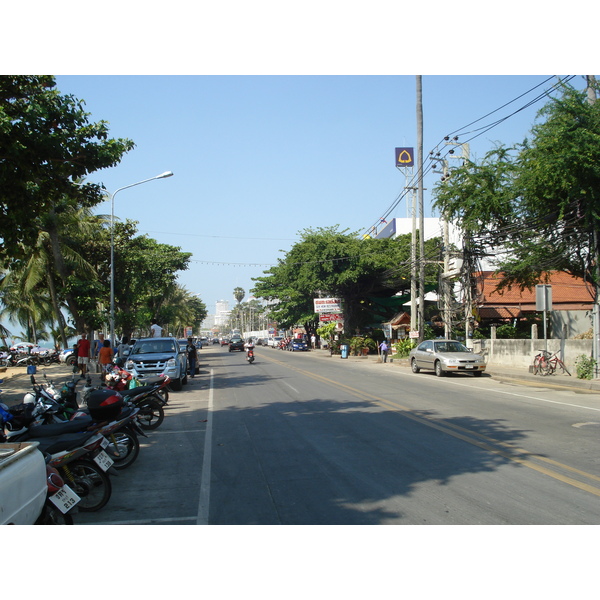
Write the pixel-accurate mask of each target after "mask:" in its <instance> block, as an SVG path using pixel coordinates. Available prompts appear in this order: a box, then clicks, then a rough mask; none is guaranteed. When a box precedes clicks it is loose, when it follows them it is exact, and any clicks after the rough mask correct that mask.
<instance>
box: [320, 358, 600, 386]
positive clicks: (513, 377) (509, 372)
mask: <svg viewBox="0 0 600 600" xmlns="http://www.w3.org/2000/svg"><path fill="white" fill-rule="evenodd" d="M311 354H313V355H316V356H317V355H318V356H323V357H324V358H329V359H331V360H343V361H344V362H348V363H352V362H365V361H369V362H378V361H380V360H381V359H380V358H379V356H377V355H376V354H369V355H367V356H349V357H348V358H346V359H343V358H341V356H340V355H339V354H334V355H333V356H330V354H329V350H312V351H311ZM381 366H382V367H383V368H395V367H401V368H405V369H410V364H409V362H408V359H407V358H401V359H391V358H389V357H388V361H387V363H385V364H383V363H382V365H381ZM486 374H487V375H488V376H491V377H492V378H493V379H496V380H497V381H513V382H520V383H523V384H525V385H532V386H537V387H545V388H547V387H553V388H556V387H560V388H567V389H575V390H581V391H588V392H600V379H594V380H587V379H577V377H576V375H575V374H572V375H571V376H569V375H547V376H542V375H534V374H533V373H530V372H529V371H528V369H525V368H522V369H520V368H515V367H506V366H504V365H495V364H488V365H487V368H486V370H485V374H484V377H485V375H486Z"/></svg>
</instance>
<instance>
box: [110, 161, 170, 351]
mask: <svg viewBox="0 0 600 600" xmlns="http://www.w3.org/2000/svg"><path fill="white" fill-rule="evenodd" d="M172 176H173V173H172V172H171V171H165V172H164V173H161V174H160V175H156V176H155V177H150V178H149V179H143V180H142V181H138V182H137V183H131V184H129V185H124V186H123V187H120V188H119V189H118V190H115V191H114V192H113V193H112V194H111V197H110V343H111V346H112V347H113V348H114V346H115V196H116V195H117V193H118V192H120V191H121V190H126V189H127V188H130V187H133V186H135V185H140V184H141V183H146V182H148V181H153V180H154V179H165V177H172Z"/></svg>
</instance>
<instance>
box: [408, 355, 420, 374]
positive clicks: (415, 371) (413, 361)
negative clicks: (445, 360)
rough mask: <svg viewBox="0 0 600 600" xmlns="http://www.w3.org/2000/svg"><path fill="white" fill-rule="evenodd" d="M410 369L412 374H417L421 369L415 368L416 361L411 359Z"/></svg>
mask: <svg viewBox="0 0 600 600" xmlns="http://www.w3.org/2000/svg"><path fill="white" fill-rule="evenodd" d="M410 368H411V369H412V372H413V373H418V372H419V371H420V370H421V369H419V367H418V366H417V359H416V358H413V359H412V360H411V361H410Z"/></svg>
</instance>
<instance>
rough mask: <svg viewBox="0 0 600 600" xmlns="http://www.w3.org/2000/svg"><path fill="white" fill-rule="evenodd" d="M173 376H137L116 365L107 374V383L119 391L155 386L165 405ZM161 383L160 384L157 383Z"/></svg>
mask: <svg viewBox="0 0 600 600" xmlns="http://www.w3.org/2000/svg"><path fill="white" fill-rule="evenodd" d="M170 382H171V378H170V377H169V376H168V375H154V376H150V377H135V376H134V375H133V373H131V372H130V371H127V370H126V369H123V368H122V367H119V366H118V365H116V364H115V365H114V366H113V367H112V368H111V369H110V370H109V371H108V372H107V374H106V378H105V384H106V386H107V387H109V388H111V389H113V390H117V391H119V392H121V391H123V390H126V389H133V388H136V387H139V386H147V385H152V386H155V387H156V389H155V393H156V395H157V396H158V397H159V399H160V400H161V403H162V405H163V406H166V404H167V403H168V401H169V383H170ZM157 384H160V385H157Z"/></svg>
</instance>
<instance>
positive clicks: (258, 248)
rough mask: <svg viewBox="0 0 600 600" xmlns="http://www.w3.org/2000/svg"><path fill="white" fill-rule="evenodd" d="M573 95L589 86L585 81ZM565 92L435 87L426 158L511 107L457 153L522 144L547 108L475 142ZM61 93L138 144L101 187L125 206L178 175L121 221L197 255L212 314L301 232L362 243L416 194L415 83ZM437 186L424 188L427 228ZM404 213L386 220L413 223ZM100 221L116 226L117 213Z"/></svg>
mask: <svg viewBox="0 0 600 600" xmlns="http://www.w3.org/2000/svg"><path fill="white" fill-rule="evenodd" d="M549 78H550V79H549ZM548 79H549V80H548ZM547 80H548V81H547ZM573 81H574V83H576V85H578V86H583V85H584V80H583V78H582V77H578V78H576V79H575V80H573ZM555 82H556V79H553V78H552V77H551V76H548V75H540V76H525V75H518V76H508V75H493V76H435V75H425V76H423V78H422V87H423V118H424V155H425V156H427V155H428V154H429V152H430V151H431V150H434V149H439V150H441V151H442V152H445V151H446V150H447V149H448V147H447V146H444V143H443V138H444V136H446V135H447V134H449V133H452V132H454V131H456V130H462V129H463V128H464V127H465V126H467V125H468V124H470V123H472V122H473V121H475V120H477V119H479V118H480V117H484V116H485V115H487V114H489V113H491V112H492V111H495V110H496V109H498V108H499V107H501V106H503V105H506V104H507V103H508V104H507V106H506V107H505V108H503V109H501V110H500V111H498V112H495V113H494V114H492V115H490V116H488V117H487V118H485V119H483V120H482V121H480V122H478V123H476V124H474V125H472V126H471V127H468V128H467V129H466V130H464V135H461V136H459V141H467V140H469V139H471V138H473V137H474V136H476V137H474V139H471V141H470V142H469V143H470V151H471V157H472V158H475V159H480V158H482V157H483V156H484V154H485V153H486V152H488V151H489V150H490V149H492V148H493V147H494V146H495V145H496V144H497V143H503V144H508V145H510V144H513V143H517V142H520V141H522V140H523V139H524V137H526V136H527V135H528V132H529V130H530V128H531V126H532V124H533V123H534V120H535V118H536V113H537V111H538V110H539V109H540V108H541V106H542V105H543V101H540V102H537V103H536V104H534V105H533V106H531V107H529V108H527V109H525V110H522V111H520V112H518V113H517V114H515V115H513V116H511V117H510V118H508V119H507V120H506V121H504V122H503V123H501V124H499V125H497V126H495V127H493V128H492V129H490V130H489V131H487V132H485V133H480V132H478V131H476V130H477V129H479V128H481V127H483V126H484V125H488V124H491V123H493V122H495V121H497V120H498V119H501V118H503V117H506V116H508V115H510V114H511V113H514V112H515V111H517V110H519V109H521V108H522V107H523V106H525V105H526V104H527V103H528V102H530V101H531V100H533V99H534V98H535V97H536V96H538V95H539V94H540V93H541V92H542V91H544V90H546V89H549V88H550V87H551V86H552V85H553V84H554V83H555ZM540 84H541V85H540ZM57 86H58V89H59V90H60V91H61V92H62V93H65V94H67V93H68V94H73V95H75V96H76V97H77V98H80V99H83V100H85V102H86V109H87V110H88V111H89V112H90V113H91V119H92V120H94V121H96V120H100V119H103V120H106V121H108V122H109V127H110V133H111V136H113V137H127V138H130V139H132V140H133V141H134V142H135V143H136V148H135V149H134V150H132V151H131V152H130V153H129V154H127V155H126V156H125V158H124V159H123V161H122V162H121V163H120V164H119V165H118V166H116V167H114V168H112V169H108V170H105V171H101V172H98V173H95V174H93V175H92V176H90V180H92V181H98V182H102V183H103V184H104V185H105V186H106V188H107V190H108V191H110V192H113V191H115V190H116V189H118V188H120V187H122V186H125V185H129V184H131V183H135V182H137V181H141V180H143V179H147V178H149V177H153V176H154V175H158V174H159V173H162V172H164V171H173V173H174V177H171V178H168V179H163V180H157V181H151V182H149V183H145V184H142V185H139V186H136V187H133V188H130V189H127V190H123V191H121V192H119V193H118V194H117V195H116V197H115V215H116V216H117V217H119V218H121V219H125V218H129V219H135V220H137V221H138V222H139V225H138V227H139V231H140V233H147V234H148V235H150V236H151V237H153V238H155V239H156V240H158V241H159V242H163V243H167V244H172V245H176V246H180V247H181V248H182V250H184V251H189V252H192V253H193V257H192V262H191V263H190V268H189V270H188V271H186V272H183V273H182V274H181V275H180V282H181V283H182V284H183V285H185V286H186V287H187V288H188V289H189V290H190V291H191V292H194V293H198V294H200V297H201V298H202V300H203V301H204V302H205V303H206V305H207V307H208V309H209V311H211V312H212V311H213V310H214V304H215V302H216V301H217V300H220V299H226V300H229V301H230V302H233V295H232V291H233V288H235V287H237V286H240V287H242V288H244V289H245V290H246V291H247V292H248V293H247V296H249V291H250V289H251V287H252V285H253V284H252V280H251V278H252V277H257V276H260V275H261V274H262V272H263V270H265V269H266V268H267V265H269V264H273V263H275V262H276V260H277V258H278V257H283V254H282V253H281V252H279V251H280V250H284V251H285V250H288V249H289V248H290V247H291V246H292V245H293V244H294V242H295V241H296V240H297V239H298V237H297V234H298V232H299V231H301V230H303V229H305V228H317V227H328V226H334V225H339V227H340V228H341V229H349V230H350V231H361V232H362V231H365V230H367V229H368V228H369V227H370V226H372V225H373V224H374V223H377V222H378V220H379V218H380V217H381V216H382V215H384V214H386V213H387V211H388V209H389V208H390V206H392V204H393V203H394V201H395V200H396V198H398V197H399V196H400V195H401V194H403V189H404V186H405V183H406V181H405V177H404V175H403V174H402V173H401V172H400V171H399V170H398V169H396V167H395V156H394V149H395V148H396V147H397V146H408V147H416V141H417V139H416V135H417V134H416V77H415V76H414V75H400V76H375V75H367V76H359V75H356V76H302V75H300V76H298V75H290V76H275V75H272V76H250V75H248V76H233V75H224V76H203V75H188V76H177V75H168V76H125V75H121V76H105V75H88V76H69V75H67V76H58V77H57ZM536 86H539V87H536ZM534 88H535V89H534ZM530 90H532V91H530ZM528 92H529V93H528ZM523 94H525V95H524V96H523V97H522V98H520V99H519V100H516V101H515V102H511V101H513V100H514V99H515V98H518V97H519V96H521V95H523ZM438 179H439V175H436V174H433V173H431V174H429V175H428V176H427V177H426V179H425V187H426V188H427V189H426V191H425V213H426V215H425V216H431V215H432V212H431V199H432V193H431V192H432V189H433V186H434V184H435V183H436V181H437V180H438ZM406 202H407V201H406V199H404V200H402V201H401V202H400V203H399V205H398V206H397V208H396V209H395V210H394V211H393V212H392V213H391V214H390V215H389V216H388V220H389V218H390V217H406V216H407V214H408V213H407V204H406ZM98 211H99V212H101V213H105V214H109V213H110V204H109V203H105V204H103V205H100V206H99V207H98Z"/></svg>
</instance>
